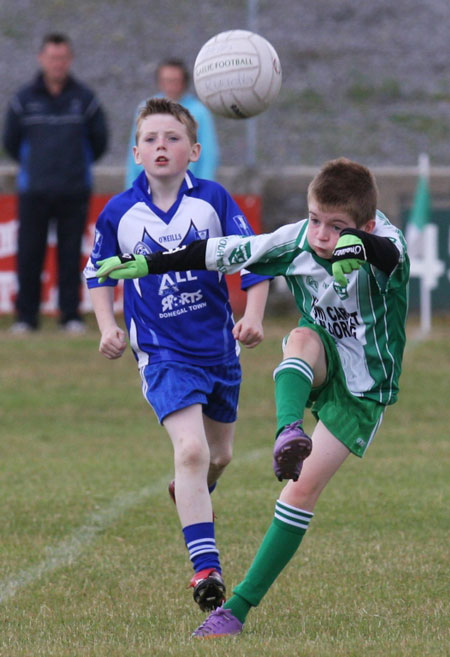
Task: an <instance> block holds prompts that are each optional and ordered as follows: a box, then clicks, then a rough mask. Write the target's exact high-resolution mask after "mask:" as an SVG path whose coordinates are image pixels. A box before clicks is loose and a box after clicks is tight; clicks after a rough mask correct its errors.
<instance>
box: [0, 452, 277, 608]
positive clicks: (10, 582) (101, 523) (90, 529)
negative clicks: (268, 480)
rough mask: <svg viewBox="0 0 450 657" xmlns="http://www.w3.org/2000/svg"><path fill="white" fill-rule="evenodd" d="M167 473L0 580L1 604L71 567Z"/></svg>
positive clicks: (254, 455)
mask: <svg viewBox="0 0 450 657" xmlns="http://www.w3.org/2000/svg"><path fill="white" fill-rule="evenodd" d="M266 453H267V454H270V449H269V450H266V449H264V450H263V449H258V450H253V451H251V452H248V453H247V454H245V455H243V456H242V457H240V458H237V459H235V460H234V463H235V464H239V463H245V462H247V461H255V460H257V459H258V458H259V457H260V456H261V455H263V454H266ZM169 479H170V476H169V475H167V476H164V477H162V478H161V479H159V481H157V482H156V483H155V484H153V485H152V486H145V487H144V488H141V490H139V491H136V492H131V493H130V492H128V493H122V494H121V495H117V496H116V497H114V498H113V499H112V500H111V502H110V504H109V505H108V506H107V507H105V508H104V509H100V510H99V511H95V512H94V513H93V514H92V515H91V516H90V517H89V518H88V521H87V522H86V524H84V525H82V526H81V527H79V528H78V529H76V530H75V531H74V532H73V533H72V534H69V536H67V537H66V538H64V539H63V540H62V541H60V542H59V543H58V544H57V545H55V546H54V547H47V548H45V552H46V553H47V556H46V558H45V559H44V560H43V561H41V562H40V563H38V564H36V565H35V566H30V567H29V568H24V569H23V570H20V571H19V572H18V573H17V574H16V575H14V576H12V577H9V578H7V579H4V580H3V581H0V604H2V603H4V602H7V601H8V600H10V599H11V598H13V597H14V596H15V595H16V593H18V591H20V590H21V589H23V588H25V587H26V586H29V585H30V584H33V583H34V582H36V581H37V580H38V579H40V578H41V577H43V576H44V575H47V574H48V573H50V572H52V571H54V570H57V569H58V568H62V567H63V566H70V565H72V564H73V563H74V561H76V560H77V559H78V557H79V556H80V555H81V554H82V552H83V551H84V550H85V549H86V548H87V547H88V545H90V544H91V543H93V541H94V540H95V538H96V537H97V535H98V534H99V533H100V532H102V531H104V530H105V529H106V528H107V527H109V526H111V525H112V524H113V523H114V522H115V521H116V520H117V519H118V518H119V517H120V516H121V515H122V514H123V513H124V512H125V511H127V510H128V509H131V508H133V507H135V506H138V505H139V504H141V503H142V502H144V501H145V500H147V499H148V498H149V497H152V496H153V495H157V494H160V492H161V490H162V489H164V488H165V486H166V484H167V481H168V480H169Z"/></svg>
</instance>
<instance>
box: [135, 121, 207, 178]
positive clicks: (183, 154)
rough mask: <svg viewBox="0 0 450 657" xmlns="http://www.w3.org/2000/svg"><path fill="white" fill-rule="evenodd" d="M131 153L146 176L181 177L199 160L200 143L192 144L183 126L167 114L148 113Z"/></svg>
mask: <svg viewBox="0 0 450 657" xmlns="http://www.w3.org/2000/svg"><path fill="white" fill-rule="evenodd" d="M133 152H134V159H135V160H136V164H142V165H143V166H144V169H145V171H146V173H147V175H149V176H150V177H152V176H153V177H158V178H161V177H164V178H166V177H170V176H177V175H179V174H181V173H183V174H184V172H185V171H186V169H187V167H188V165H189V162H196V161H197V160H198V158H199V157H200V144H192V142H191V141H190V139H189V136H188V132H187V128H186V126H185V125H184V124H183V123H181V122H180V121H178V120H177V119H176V118H175V117H174V116H172V115H171V114H152V115H151V116H147V117H146V118H145V119H144V120H143V121H142V123H141V125H140V129H139V137H138V142H137V145H136V146H135V147H134V149H133Z"/></svg>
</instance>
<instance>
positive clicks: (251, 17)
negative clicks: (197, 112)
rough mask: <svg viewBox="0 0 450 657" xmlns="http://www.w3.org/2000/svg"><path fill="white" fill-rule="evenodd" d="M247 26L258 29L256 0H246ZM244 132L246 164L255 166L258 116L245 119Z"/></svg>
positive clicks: (253, 30) (252, 30)
mask: <svg viewBox="0 0 450 657" xmlns="http://www.w3.org/2000/svg"><path fill="white" fill-rule="evenodd" d="M247 28H248V30H249V32H257V31H258V0H247ZM245 133H246V141H247V154H246V164H247V166H248V167H249V168H253V167H255V166H256V159H257V158H256V152H257V142H258V117H256V116H254V117H252V118H251V119H246V122H245Z"/></svg>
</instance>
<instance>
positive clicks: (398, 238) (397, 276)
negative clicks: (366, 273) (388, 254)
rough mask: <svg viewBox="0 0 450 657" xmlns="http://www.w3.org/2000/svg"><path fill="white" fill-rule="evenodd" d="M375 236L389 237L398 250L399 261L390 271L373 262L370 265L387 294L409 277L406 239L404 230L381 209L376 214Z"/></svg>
mask: <svg viewBox="0 0 450 657" xmlns="http://www.w3.org/2000/svg"><path fill="white" fill-rule="evenodd" d="M374 236H380V237H385V238H387V239H388V240H389V241H390V242H391V243H392V244H393V245H394V247H395V248H396V250H397V251H398V260H397V263H396V264H395V266H394V267H393V269H392V270H391V271H390V272H389V273H385V272H384V271H382V270H381V269H379V268H378V267H376V266H375V265H373V264H371V265H370V269H371V273H372V275H373V277H374V278H375V281H376V283H377V285H378V288H379V290H380V292H381V293H382V294H385V293H386V292H388V291H389V290H395V289H397V288H400V287H402V286H404V285H405V283H406V282H407V281H408V279H409V258H408V253H407V248H406V240H405V238H404V236H403V233H402V231H401V230H400V229H399V228H397V227H396V226H394V225H393V224H392V223H391V222H390V221H389V220H388V219H387V217H386V216H385V215H384V214H383V213H382V212H380V211H379V210H378V211H377V216H376V227H375V230H374Z"/></svg>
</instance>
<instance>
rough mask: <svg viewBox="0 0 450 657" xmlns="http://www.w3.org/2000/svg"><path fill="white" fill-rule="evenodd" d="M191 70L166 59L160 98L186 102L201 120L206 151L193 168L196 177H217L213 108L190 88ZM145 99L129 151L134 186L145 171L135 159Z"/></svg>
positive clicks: (159, 77) (129, 179)
mask: <svg viewBox="0 0 450 657" xmlns="http://www.w3.org/2000/svg"><path fill="white" fill-rule="evenodd" d="M189 78H190V76H189V71H188V69H187V67H186V65H185V63H184V62H183V61H182V60H181V59H175V58H174V59H165V60H163V61H162V62H161V63H160V64H159V65H158V68H157V69H156V85H157V87H158V93H156V94H155V97H157V98H168V99H169V100H173V101H175V102H177V103H180V105H183V106H184V107H185V108H186V109H187V110H189V112H190V113H191V114H192V116H193V117H194V119H195V120H196V121H197V123H198V132H197V134H198V141H199V143H200V144H201V145H202V154H201V156H200V159H199V160H198V161H197V162H192V163H191V164H190V166H189V170H190V171H192V173H193V174H194V176H195V177H196V178H206V179H207V180H215V176H216V169H217V166H218V162H219V145H218V141H217V135H216V129H215V125H214V119H213V117H212V114H211V112H210V111H209V110H208V109H207V108H206V107H205V106H204V105H203V103H201V102H200V100H199V99H198V98H197V97H196V96H194V95H193V94H191V93H189V92H188V87H189ZM144 105H145V101H142V102H141V103H139V105H138V107H137V109H136V112H135V119H134V121H133V125H132V128H131V134H130V140H129V144H128V155H127V163H126V171H125V189H128V188H129V187H131V186H132V184H133V181H134V180H135V179H136V178H137V176H138V175H139V174H140V173H141V171H142V167H141V166H140V165H138V164H136V162H135V161H134V157H133V146H135V145H136V117H137V115H138V113H139V110H140V109H141V108H142V107H143V106H144Z"/></svg>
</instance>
